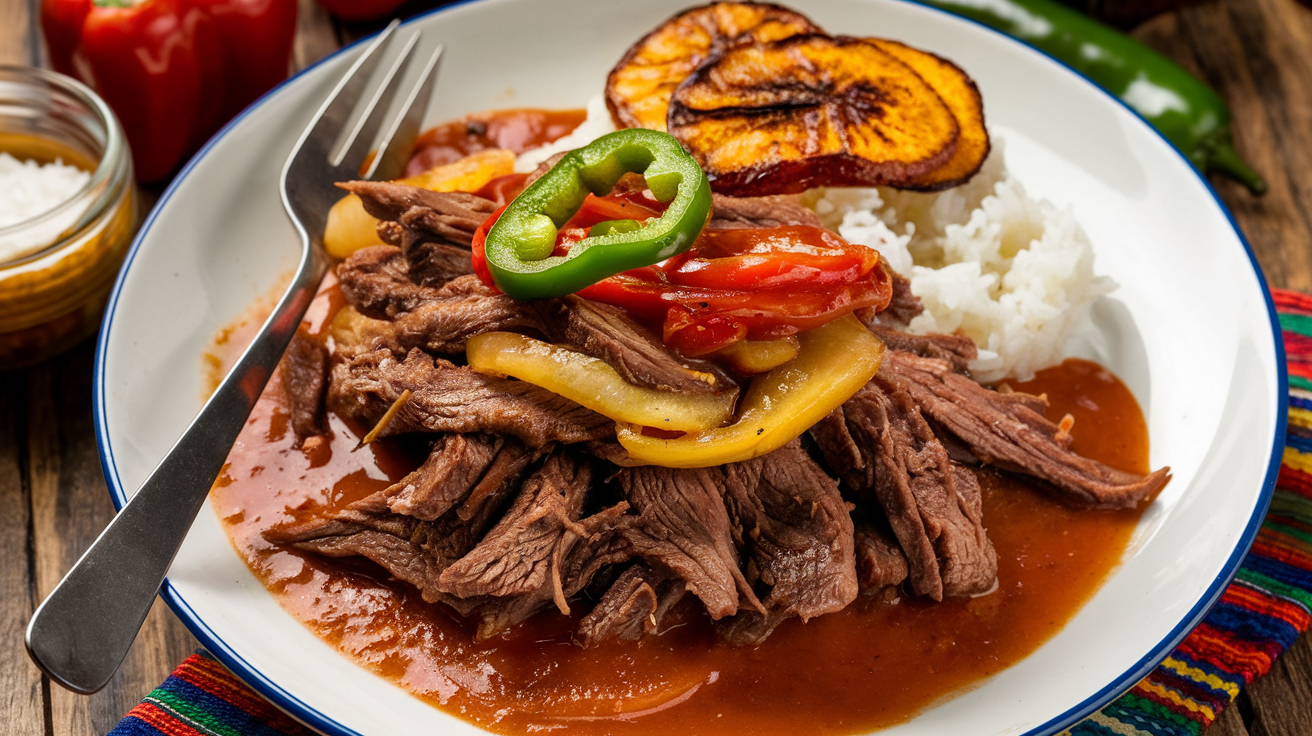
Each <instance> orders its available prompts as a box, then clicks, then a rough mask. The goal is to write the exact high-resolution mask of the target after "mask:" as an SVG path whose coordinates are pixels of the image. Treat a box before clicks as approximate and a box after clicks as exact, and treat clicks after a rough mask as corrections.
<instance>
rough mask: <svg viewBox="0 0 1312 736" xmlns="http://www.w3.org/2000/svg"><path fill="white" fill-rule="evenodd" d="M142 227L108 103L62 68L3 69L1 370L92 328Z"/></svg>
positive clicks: (127, 158) (123, 144) (61, 346)
mask: <svg viewBox="0 0 1312 736" xmlns="http://www.w3.org/2000/svg"><path fill="white" fill-rule="evenodd" d="M136 224H137V206H136V189H135V185H134V182H133V176H132V157H131V155H130V153H129V151H128V146H127V140H126V139H125V138H124V137H123V130H122V129H121V128H120V127H119V123H118V120H117V119H116V118H115V117H114V113H113V112H112V111H110V109H109V106H107V105H106V104H105V102H104V101H103V100H101V99H100V97H99V96H97V95H96V93H94V92H92V91H91V90H90V89H88V88H87V87H86V86H84V85H83V84H81V83H80V82H78V81H76V80H74V79H70V78H69V77H66V76H63V75H62V74H55V73H54V72H48V71H44V70H41V69H33V68H30V67H17V66H0V369H3V368H16V367H20V366H25V365H32V364H34V363H38V362H40V361H42V360H45V359H46V358H49V357H51V356H53V355H55V354H57V353H60V352H62V351H64V350H66V349H67V348H70V347H72V346H73V345H75V344H77V343H78V342H80V341H82V340H83V339H85V338H87V337H88V336H90V335H91V334H93V333H94V332H95V331H96V329H97V328H98V327H99V325H100V314H101V311H102V310H103V309H104V306H105V300H106V299H107V298H108V297H109V292H110V289H111V288H112V287H113V285H114V279H115V277H116V275H117V274H118V269H119V266H120V265H121V264H122V262H123V256H124V254H125V253H127V249H128V245H129V244H130V243H131V241H132V235H133V233H134V231H135V229H136Z"/></svg>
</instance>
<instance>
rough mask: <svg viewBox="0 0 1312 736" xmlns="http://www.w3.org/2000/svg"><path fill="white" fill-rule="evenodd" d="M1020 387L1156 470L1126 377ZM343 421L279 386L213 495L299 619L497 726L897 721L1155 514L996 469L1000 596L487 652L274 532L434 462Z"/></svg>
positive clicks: (673, 625) (1097, 374) (1059, 600)
mask: <svg viewBox="0 0 1312 736" xmlns="http://www.w3.org/2000/svg"><path fill="white" fill-rule="evenodd" d="M341 305H342V300H341V296H340V293H339V292H338V290H337V289H336V288H333V287H332V283H331V281H330V282H329V284H328V288H326V289H325V291H324V292H322V293H321V294H320V295H319V297H317V298H316V301H315V303H314V304H313V305H312V307H311V311H310V314H309V315H308V317H307V320H308V322H309V325H310V327H311V330H312V332H314V333H316V334H322V333H323V331H324V330H325V329H326V326H327V324H328V322H329V321H330V318H331V316H332V314H334V313H335V312H336V310H337V309H338V308H340V306H341ZM1014 388H1016V389H1018V390H1025V391H1030V392H1034V393H1046V394H1047V396H1048V399H1049V401H1050V402H1051V410H1050V415H1051V416H1052V417H1053V418H1055V419H1059V418H1061V417H1062V416H1063V415H1065V414H1067V413H1069V414H1071V415H1072V416H1073V417H1074V418H1075V425H1074V429H1073V433H1074V435H1075V447H1076V449H1078V450H1079V451H1081V452H1083V453H1085V454H1088V455H1090V456H1093V457H1096V458H1098V459H1100V460H1102V461H1103V462H1106V463H1108V464H1110V465H1113V466H1115V467H1118V468H1122V469H1124V470H1129V471H1134V472H1139V473H1143V472H1147V470H1148V465H1147V455H1148V436H1147V429H1146V425H1145V423H1144V420H1143V416H1142V414H1141V412H1140V410H1139V407H1138V405H1137V404H1136V402H1135V399H1134V397H1133V396H1132V395H1131V394H1130V392H1129V391H1128V390H1127V389H1126V387H1125V386H1124V385H1123V384H1122V383H1121V382H1120V381H1119V380H1117V379H1116V377H1115V376H1114V375H1112V374H1111V373H1110V372H1109V371H1107V370H1105V369H1103V368H1101V367H1100V366H1098V365H1096V364H1093V363H1089V362H1087V361H1080V360H1069V361H1066V362H1065V363H1063V364H1062V365H1060V366H1057V367H1055V368H1051V369H1048V370H1045V371H1042V372H1040V374H1039V375H1038V377H1036V378H1035V380H1033V381H1031V382H1028V383H1024V384H1017V385H1015V386H1014ZM329 419H330V424H331V427H332V438H331V440H330V441H329V442H328V443H327V447H326V448H325V447H322V446H319V447H315V448H313V449H307V450H297V449H295V448H294V447H293V436H292V432H291V427H290V422H289V419H288V414H287V405H286V399H285V397H284V393H283V390H282V388H281V386H280V384H279V380H278V378H277V376H275V378H274V380H273V381H272V382H271V383H270V385H269V387H268V388H267V389H266V390H265V392H264V395H263V396H262V397H261V399H260V401H259V403H258V405H257V407H256V409H255V411H254V413H253V414H252V415H251V418H250V420H249V421H248V422H247V425H246V427H245V429H244V430H243V432H242V434H241V437H240V438H239V440H238V442H237V444H236V445H235V446H234V448H233V452H232V454H231V456H230V457H229V460H228V463H227V465H226V466H225V469H224V472H223V474H222V475H221V476H220V478H219V480H218V481H217V483H216V485H215V488H214V491H213V493H212V494H211V496H210V499H211V504H212V505H213V508H214V510H215V511H216V512H217V514H218V516H219V517H220V519H221V520H222V521H223V524H224V526H225V527H226V529H227V531H228V534H229V535H230V537H231V539H232V542H233V545H234V546H235V547H236V549H237V551H238V552H239V553H240V554H241V556H242V558H243V559H244V560H245V561H246V563H247V564H248V565H249V566H250V568H251V570H252V571H254V573H255V575H256V576H257V577H258V578H259V579H260V580H261V581H262V582H263V583H264V584H265V586H266V587H268V589H269V590H270V591H271V592H272V593H273V595H275V596H276V597H277V598H278V600H279V602H280V603H281V604H282V606H283V607H284V608H285V609H287V610H288V611H289V612H290V613H291V614H292V615H294V616H295V617H296V618H297V619H298V620H300V621H302V622H303V623H304V624H305V625H306V626H307V627H309V628H310V629H311V630H313V631H314V632H315V633H316V634H317V635H319V636H320V637H322V638H323V639H325V640H326V641H328V642H329V643H331V644H332V645H333V646H335V647H336V648H337V649H339V650H340V651H341V652H342V653H343V654H344V655H345V656H346V657H347V658H349V659H350V660H353V661H354V662H355V663H357V664H358V665H360V666H362V667H365V668H367V669H369V670H371V671H373V672H375V673H377V674H378V675H379V676H382V677H386V678H388V679H390V680H392V681H393V682H395V683H396V684H397V685H398V686H400V687H403V688H405V689H407V690H409V691H410V692H412V693H414V694H415V695H416V696H417V697H419V698H422V699H424V700H426V701H428V702H430V703H432V704H433V705H434V706H436V707H440V708H442V709H443V710H446V711H448V712H450V713H453V714H455V715H458V716H460V717H461V718H464V719H466V720H468V721H471V722H473V723H476V724H478V725H480V726H482V727H484V728H487V729H489V730H491V731H493V732H496V733H507V734H511V733H513V734H521V733H526V732H530V731H539V730H550V731H552V732H554V733H567V734H586V735H592V734H596V735H598V736H600V735H601V734H635V735H636V734H690V733H698V734H762V735H764V734H779V735H781V736H782V735H789V736H791V735H792V734H795V733H797V732H798V729H799V725H800V724H805V728H804V731H805V732H806V733H807V734H849V733H858V732H865V731H869V730H873V729H877V728H880V727H885V726H890V725H893V724H896V723H898V722H901V721H904V720H906V719H908V718H911V717H912V716H914V715H915V714H916V713H917V712H919V711H920V710H923V709H924V708H926V707H927V706H929V705H931V704H933V703H934V702H936V701H938V700H940V699H942V698H944V697H945V696H948V695H950V694H952V693H954V692H958V691H960V690H962V689H964V688H967V687H970V686H971V685H973V684H976V683H978V682H979V681H980V680H982V679H984V678H987V677H989V676H990V675H993V674H995V673H997V672H999V671H1000V670H1002V669H1005V668H1006V667H1008V666H1010V665H1012V664H1014V663H1015V662H1017V661H1019V660H1020V659H1022V658H1023V657H1025V656H1026V655H1028V654H1029V653H1030V652H1032V651H1034V650H1035V649H1036V648H1037V647H1038V646H1039V645H1040V644H1042V643H1043V642H1044V641H1046V640H1047V639H1048V638H1050V637H1051V636H1052V635H1053V634H1055V633H1056V632H1057V631H1058V630H1060V629H1061V628H1062V627H1063V626H1064V625H1065V624H1066V622H1067V621H1068V620H1069V619H1070V617H1071V616H1072V615H1073V614H1074V613H1075V611H1076V610H1078V609H1079V608H1080V606H1081V605H1082V604H1083V603H1084V602H1085V601H1086V600H1088V598H1089V597H1090V596H1091V595H1092V594H1093V592H1094V591H1095V590H1096V589H1097V588H1098V587H1099V585H1100V584H1101V583H1102V581H1103V580H1104V579H1105V578H1106V576H1107V574H1108V573H1109V572H1110V571H1111V570H1112V569H1113V568H1114V567H1115V566H1116V565H1117V563H1118V561H1119V560H1120V557H1121V554H1122V552H1123V550H1124V549H1125V547H1126V544H1127V543H1128V541H1129V538H1130V535H1131V532H1132V531H1133V529H1134V527H1135V524H1136V522H1137V521H1138V518H1139V514H1140V512H1139V511H1076V510H1073V509H1070V508H1067V507H1065V506H1063V505H1061V504H1060V503H1057V502H1055V501H1053V500H1052V499H1050V498H1048V497H1046V496H1044V495H1043V494H1042V493H1040V492H1038V491H1036V490H1034V489H1032V488H1031V487H1030V486H1028V485H1026V484H1025V483H1023V482H1020V481H1018V480H1016V479H1014V478H1011V477H1008V476H1004V475H1001V474H997V473H993V472H989V471H982V472H980V474H979V475H980V480H981V485H982V488H983V494H984V518H985V523H986V526H987V528H988V532H989V536H990V538H991V539H992V540H993V543H994V545H995V546H996V548H997V552H998V559H999V566H998V586H997V588H996V589H995V590H993V591H992V592H990V593H988V594H986V595H982V596H978V597H975V598H969V599H964V600H948V601H945V602H943V603H938V604H934V603H929V602H925V601H920V600H915V599H910V598H906V597H899V595H898V594H897V593H896V592H895V591H888V592H886V594H885V595H883V596H879V597H876V598H873V599H859V600H858V601H857V602H856V603H854V604H853V605H851V606H849V607H848V608H847V609H846V610H844V611H841V612H839V613H835V614H830V615H827V616H822V617H819V618H817V619H813V620H812V621H810V622H809V623H806V624H803V623H801V622H800V621H796V620H793V621H789V622H786V623H785V624H783V625H782V626H780V627H779V629H778V630H777V631H775V633H774V634H773V635H772V636H771V637H770V638H769V639H768V640H766V642H765V643H764V644H762V645H761V646H759V647H755V648H733V647H728V646H724V645H721V644H719V643H717V642H716V640H715V637H714V634H713V632H712V630H711V626H710V622H709V621H708V620H707V618H706V616H705V614H704V613H702V612H700V611H699V610H698V606H697V605H696V601H695V599H693V598H692V597H691V596H689V597H688V598H686V599H685V600H684V602H683V603H681V604H680V605H679V606H678V607H677V608H676V610H675V611H674V612H672V613H671V615H670V618H669V621H670V624H669V625H668V626H667V628H666V629H665V630H664V631H662V632H659V633H658V634H657V635H655V636H651V637H648V638H647V639H645V640H643V641H640V642H636V643H612V644H607V645H603V646H601V647H598V648H594V649H583V648H581V647H579V646H577V645H575V644H574V643H572V641H571V634H572V631H573V628H574V624H575V620H572V619H569V618H566V617H564V616H561V615H560V614H558V613H555V612H554V611H553V612H548V613H545V614H542V615H539V616H537V617H536V618H534V619H532V620H530V621H528V622H526V623H525V624H522V625H521V626H519V627H518V628H517V629H515V630H513V631H512V632H511V633H510V634H509V635H507V636H506V637H504V638H499V639H494V640H492V641H489V642H483V643H475V642H474V641H473V632H474V626H473V625H471V624H469V623H466V622H464V621H462V620H461V619H460V617H459V616H457V615H456V614H454V613H452V612H450V611H449V610H447V609H446V608H444V607H442V606H440V605H430V604H426V603H424V602H423V601H422V600H421V599H420V597H419V596H418V594H417V593H415V592H414V591H413V590H411V589H408V588H407V587H406V586H404V585H402V584H399V583H393V582H390V581H389V580H388V579H387V576H386V574H385V573H383V572H382V571H381V570H380V569H379V568H376V567H373V566H372V565H371V564H370V563H365V562H357V561H354V560H335V561H330V560H325V559H320V558H316V557H314V556H312V555H308V554H302V553H299V552H296V551H290V550H287V549H283V548H279V547H277V546H274V545H272V544H270V543H268V542H266V541H265V540H264V538H263V537H262V532H263V531H265V530H266V529H269V528H270V527H273V526H276V525H280V524H284V523H287V522H291V521H294V520H297V519H300V518H305V517H308V516H310V515H313V514H317V513H319V512H320V511H321V510H322V508H323V507H325V506H326V507H329V508H340V507H343V506H345V505H347V504H349V503H351V502H352V501H355V500H357V499H360V498H362V497H364V496H366V495H368V494H370V493H373V492H375V491H378V490H381V489H383V488H385V487H387V486H388V485H389V484H390V483H392V482H394V481H396V480H398V479H400V478H401V477H402V476H403V475H405V474H406V473H407V472H408V471H410V470H411V469H413V468H414V467H416V466H417V465H418V464H419V463H420V462H421V461H422V459H423V457H424V455H425V452H426V446H425V445H424V443H423V441H422V439H413V438H412V439H410V440H407V439H406V438H392V439H387V440H382V441H379V442H377V443H374V444H371V445H368V446H365V447H363V448H360V449H359V450H357V451H353V449H354V448H355V447H356V445H357V442H358V440H359V437H360V433H359V432H358V431H357V429H355V428H352V427H350V426H347V425H346V424H345V423H344V422H343V421H341V419H339V418H337V417H335V416H331V415H330V417H329ZM576 608H583V609H586V608H587V606H577V607H576ZM576 614H577V612H576ZM342 666H344V667H345V666H350V665H348V664H347V663H346V662H343V665H342Z"/></svg>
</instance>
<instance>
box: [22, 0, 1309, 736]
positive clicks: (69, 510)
mask: <svg viewBox="0 0 1312 736" xmlns="http://www.w3.org/2000/svg"><path fill="white" fill-rule="evenodd" d="M599 1H600V0H599ZM691 1H692V0H690V2H691ZM795 4H797V5H798V6H799V7H802V9H805V3H802V2H797V3H795ZM37 6H38V2H37V1H36V0H0V63H5V64H38V65H39V64H41V63H42V60H43V51H42V49H41V47H40V41H39V32H38V30H39V29H38V25H37V20H36V11H35V8H36V7H37ZM424 9H425V8H424V3H423V2H421V1H420V0H414V1H412V2H410V3H408V4H407V5H406V6H404V7H403V8H402V12H403V13H404V14H412V13H415V12H420V11H422V10H424ZM372 30H373V28H369V27H348V26H343V25H341V24H338V23H335V22H334V21H333V20H332V19H330V18H328V17H327V16H326V15H324V13H323V11H321V10H320V9H319V8H318V7H317V6H316V5H314V3H313V2H312V1H311V0H302V2H301V18H300V27H299V29H298V34H297V40H296V50H295V58H294V64H295V66H296V67H297V68H302V67H305V66H307V65H309V64H311V63H313V62H314V61H315V60H317V59H319V58H321V57H323V56H325V55H326V54H329V53H331V52H332V51H334V50H335V49H337V48H338V47H339V46H341V45H342V44H343V43H344V42H349V41H350V40H353V39H354V38H356V37H359V36H360V35H362V34H364V33H368V32H371V31H372ZM1135 35H1136V36H1138V37H1139V38H1140V39H1142V40H1144V41H1145V42H1147V43H1149V44H1150V45H1152V46H1153V47H1155V48H1157V49H1158V50H1160V51H1162V52H1164V53H1165V54H1167V55H1168V56H1170V57H1172V58H1174V59H1175V60H1176V61H1178V62H1180V63H1181V64H1183V65H1184V66H1185V67H1187V68H1189V69H1190V70H1191V71H1193V72H1195V73H1196V74H1198V75H1199V76H1200V77H1202V78H1203V79H1205V80H1207V81H1208V82H1209V83H1210V84H1211V85H1212V86H1213V87H1215V88H1216V89H1217V90H1218V91H1220V93H1221V95H1222V97H1224V98H1225V99H1226V100H1227V101H1228V102H1229V104H1230V107H1231V109H1232V110H1233V111H1234V114H1235V118H1236V120H1235V131H1236V137H1237V146H1238V149H1239V150H1240V151H1241V152H1243V153H1244V155H1245V156H1247V158H1248V159H1249V161H1250V162H1251V163H1252V164H1254V166H1255V168H1257V169H1258V170H1259V171H1261V172H1262V173H1263V174H1264V175H1265V176H1266V178H1267V181H1268V182H1269V183H1270V187H1271V189H1270V192H1268V193H1267V195H1266V196H1264V197H1261V198H1254V197H1251V196H1249V195H1248V193H1247V192H1245V191H1244V190H1243V189H1242V188H1241V187H1240V186H1238V185H1236V184H1233V183H1231V182H1228V181H1221V182H1218V189H1219V191H1220V193H1221V196H1222V198H1223V199H1224V200H1225V202H1226V204H1227V205H1228V206H1229V207H1230V209H1231V211H1232V212H1234V214H1235V217H1236V218H1237V219H1238V221H1239V224H1240V226H1241V227H1242V228H1243V231H1244V233H1245V235H1247V236H1248V239H1249V241H1250V242H1251V243H1252V245H1253V249H1254V250H1255V251H1256V252H1257V257H1258V259H1259V260H1260V261H1261V264H1262V267H1263V269H1264V270H1265V271H1266V277H1267V279H1268V280H1269V281H1270V282H1271V285H1272V286H1280V287H1287V288H1293V289H1301V290H1303V291H1307V292H1312V9H1309V8H1306V7H1303V6H1301V5H1299V4H1297V3H1295V2H1294V0H1218V1H1216V2H1212V3H1209V4H1206V5H1202V6H1198V7H1193V8H1189V9H1186V10H1183V11H1180V12H1177V13H1172V14H1168V15H1165V16H1159V17H1158V18H1156V19H1154V20H1152V21H1149V22H1148V23H1146V24H1145V25H1143V26H1141V27H1139V28H1138V29H1136V31H1135ZM144 194H145V196H146V198H147V201H150V202H153V201H154V197H155V196H157V195H158V190H154V191H147V192H145V193H144ZM93 351H94V345H93V344H92V341H88V342H87V343H85V344H83V345H81V346H79V347H77V348H75V349H74V350H72V351H70V352H69V353H68V354H66V355H64V356H61V357H59V358H57V359H55V360H53V361H50V362H49V363H47V364H45V365H42V366H38V367H36V368H30V369H27V370H21V371H10V372H0V735H8V734H14V735H22V736H33V735H36V734H46V735H47V736H88V735H90V734H104V733H105V732H107V731H108V730H109V729H111V728H113V726H114V724H115V723H117V722H118V720H119V718H121V717H122V716H123V714H124V713H126V712H127V711H128V710H129V709H130V708H132V706H134V705H136V703H137V702H138V701H139V700H141V698H142V697H143V696H145V695H146V693H148V692H149V691H150V690H151V689H152V688H154V687H155V686H156V685H158V684H159V683H160V682H161V681H162V680H163V679H164V678H165V677H166V676H167V675H168V674H169V672H170V671H171V670H172V669H173V668H174V667H175V666H176V665H177V664H178V663H179V662H181V661H182V659H183V658H185V657H186V656H187V655H188V654H190V653H191V652H192V651H193V650H194V649H195V648H196V647H197V644H196V642H195V640H194V639H192V637H191V635H190V634H189V633H188V632H187V630H186V629H185V628H184V627H183V626H182V624H181V623H179V622H178V620H177V619H176V618H175V617H174V616H173V614H172V612H171V611H169V610H168V608H167V607H166V606H164V604H163V603H160V602H158V601H157V602H156V605H155V608H154V610H153V611H152V612H151V614H150V617H149V618H148V619H147V620H146V625H145V627H144V628H143V629H142V631H141V635H140V636H139V637H138V638H137V642H136V644H135V645H134V646H133V648H132V651H131V652H130V653H129V654H128V657H127V661H126V662H125V663H124V665H123V668H122V669H121V670H120V671H119V673H118V675H117V676H115V678H114V679H113V680H112V681H111V682H110V684H109V686H108V687H107V688H105V690H103V691H101V692H99V693H97V694H95V695H92V696H81V695H74V694H72V693H69V692H67V691H65V690H63V689H61V688H60V687H58V686H54V687H52V686H51V684H50V681H49V680H48V679H47V678H45V677H43V676H42V675H41V674H40V673H39V672H38V671H37V669H36V668H35V667H34V666H33V665H32V664H31V662H30V661H29V660H28V658H27V655H26V653H25V652H24V650H23V643H22V638H23V629H24V627H26V625H27V620H28V617H29V616H31V613H32V611H33V609H34V608H35V606H36V604H37V603H38V602H39V601H40V600H41V599H42V598H44V597H45V595H46V594H47V593H49V592H50V590H51V589H52V588H53V587H54V585H55V584H56V583H57V582H58V580H59V578H60V576H61V575H63V573H64V572H65V571H66V570H67V569H68V568H69V566H70V565H71V564H72V563H73V561H74V560H76V559H77V557H78V556H79V555H80V554H81V553H82V551H83V550H84V549H86V547H87V546H88V545H89V544H90V543H91V540H92V539H94V538H95V536H96V534H97V533H98V532H99V531H100V529H101V528H102V527H104V526H105V524H106V523H108V521H109V519H110V517H111V516H112V515H113V507H112V506H111V505H110V502H109V495H108V493H107V492H106V489H105V483H104V480H103V478H102V477H101V473H100V460H99V457H98V456H97V453H96V445H95V437H94V433H93V429H92V419H91V376H92V356H93ZM1310 732H1312V637H1309V636H1304V637H1302V638H1301V639H1300V640H1299V641H1298V643H1297V644H1296V645H1295V646H1294V647H1293V648H1292V649H1291V650H1290V651H1289V652H1287V653H1286V654H1285V655H1284V656H1283V657H1281V658H1280V660H1279V661H1278V662H1277V663H1276V665H1275V668H1274V669H1273V670H1272V671H1271V673H1270V674H1268V675H1267V676H1266V677H1265V678H1263V679H1262V680H1260V681H1258V682H1257V683H1255V684H1254V685H1253V686H1251V687H1249V688H1248V689H1247V690H1245V691H1244V692H1243V693H1242V694H1241V695H1240V696H1239V700H1238V702H1237V704H1236V707H1233V708H1228V709H1226V710H1225V711H1224V713H1223V714H1222V715H1221V717H1220V720H1219V721H1218V722H1217V723H1216V724H1215V725H1214V726H1213V727H1212V729H1211V730H1210V731H1209V736H1246V735H1250V734H1251V736H1284V735H1289V736H1298V735H1302V734H1308V733H1310Z"/></svg>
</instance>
